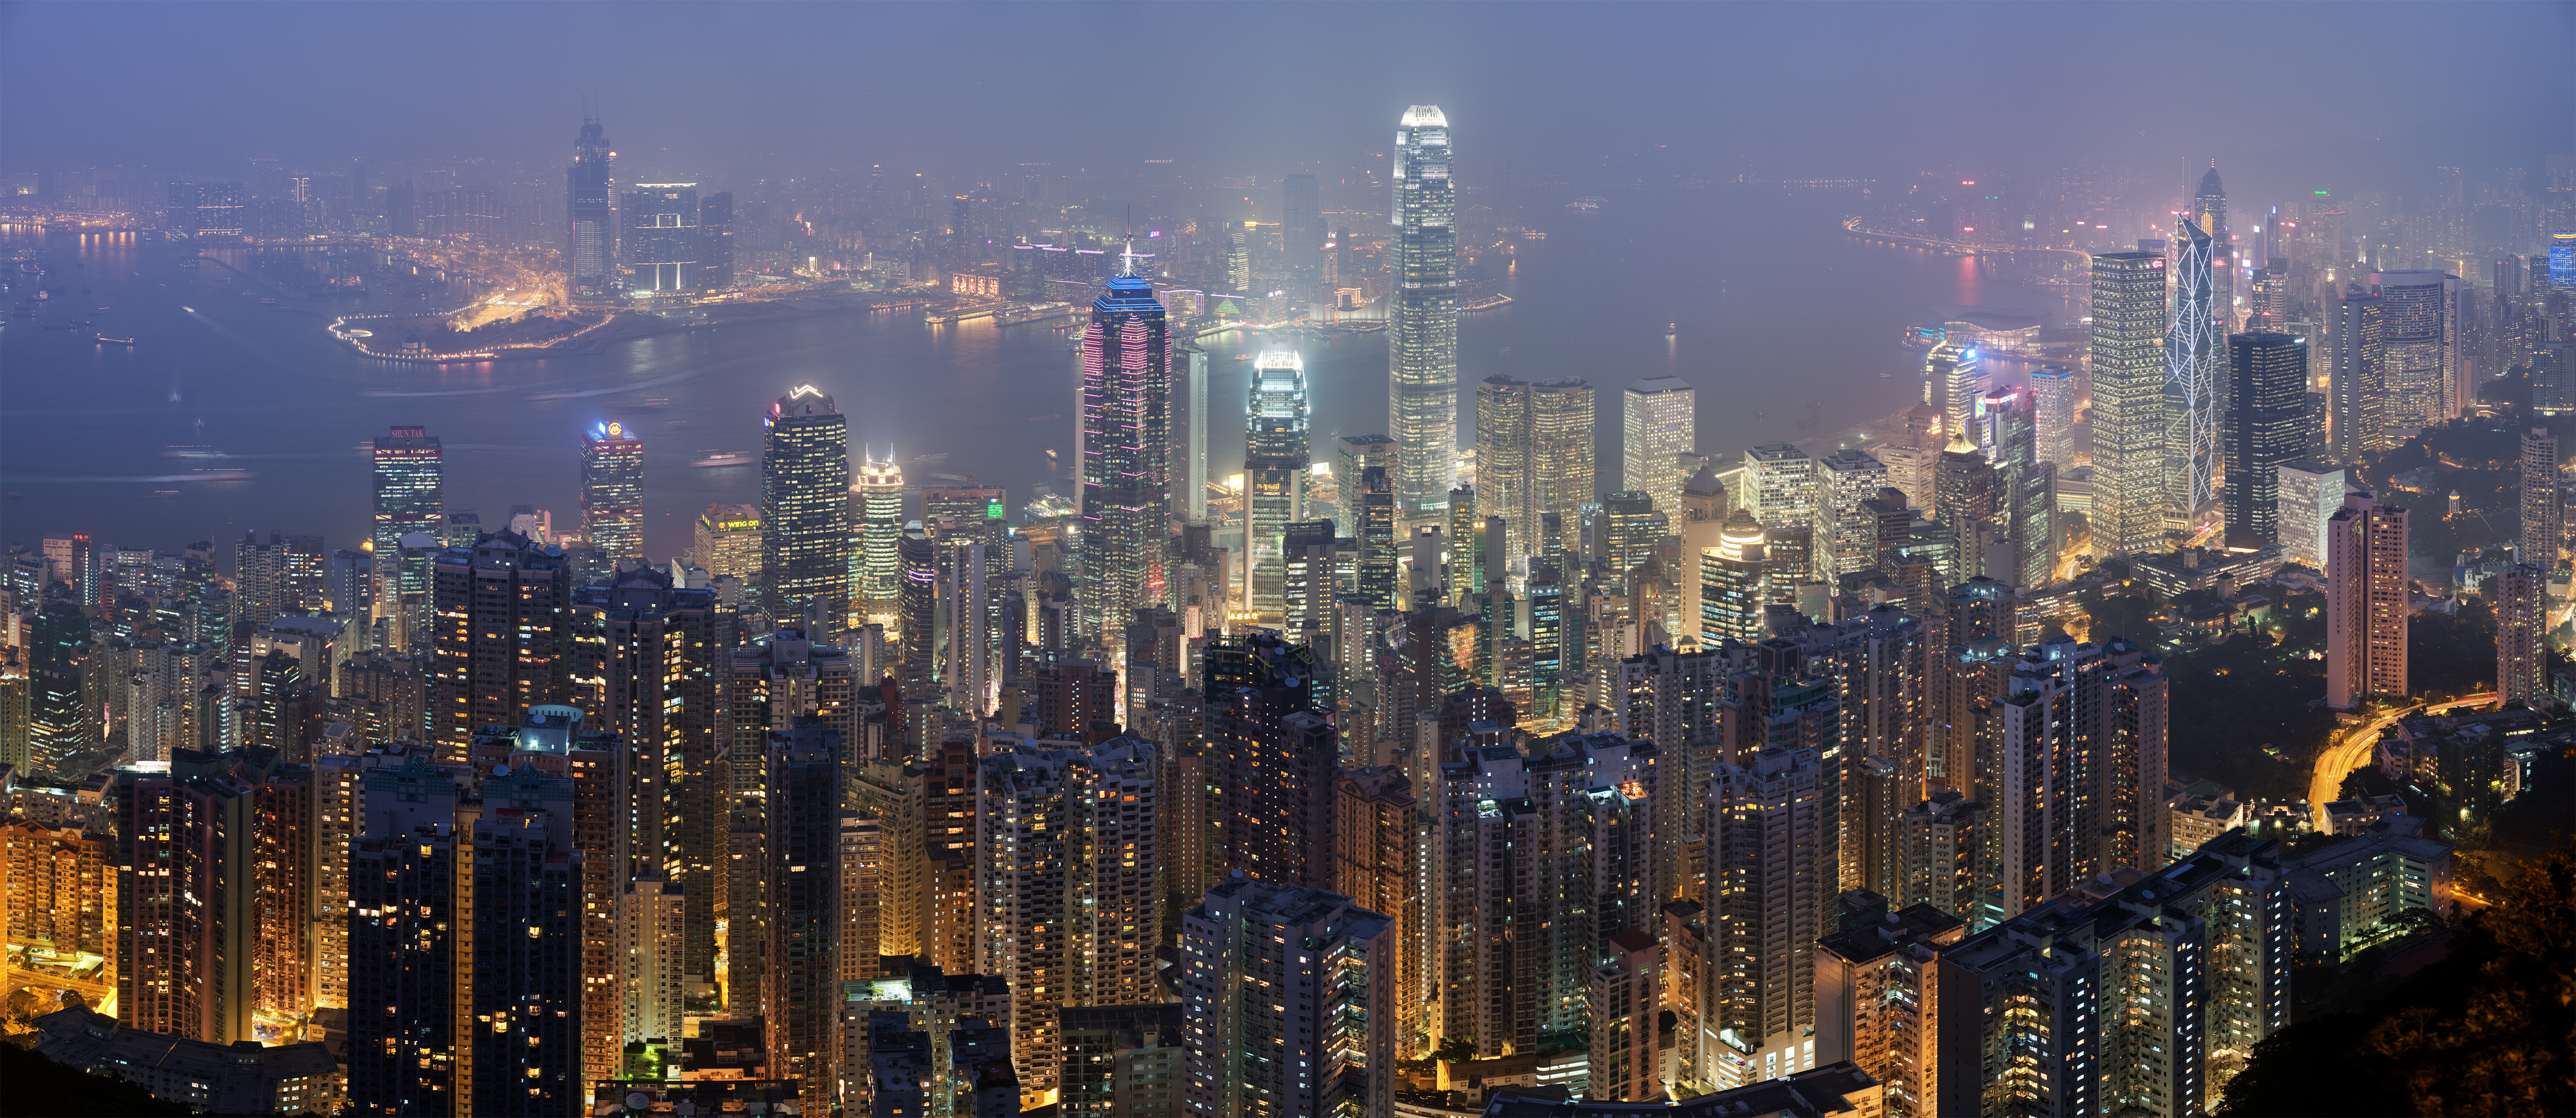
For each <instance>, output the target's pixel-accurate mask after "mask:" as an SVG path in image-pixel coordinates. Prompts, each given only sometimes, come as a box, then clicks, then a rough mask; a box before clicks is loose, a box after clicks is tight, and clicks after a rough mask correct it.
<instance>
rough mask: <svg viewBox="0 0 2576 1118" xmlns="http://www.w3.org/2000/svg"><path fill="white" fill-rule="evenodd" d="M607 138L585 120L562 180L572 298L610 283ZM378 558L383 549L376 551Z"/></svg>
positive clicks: (612, 235) (612, 249)
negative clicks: (569, 169) (564, 180)
mask: <svg viewBox="0 0 2576 1118" xmlns="http://www.w3.org/2000/svg"><path fill="white" fill-rule="evenodd" d="M612 154H614V153H613V152H611V151H609V150H608V135H607V133H606V132H605V131H603V130H602V129H601V127H600V124H599V118H598V117H593V116H585V117H583V118H582V122H581V138H580V139H579V140H576V141H574V142H573V148H572V169H571V171H570V172H569V173H568V174H567V176H566V177H567V179H568V180H569V186H568V188H567V189H566V191H565V205H566V209H567V211H568V216H567V220H566V231H567V233H568V236H569V240H567V241H566V242H565V245H564V268H565V270H566V272H568V273H569V275H568V277H567V279H568V281H569V286H570V288H571V291H572V293H573V294H575V295H603V294H606V293H607V292H608V288H609V282H610V280H611V279H613V278H614V277H613V276H611V274H610V268H611V267H613V266H614V264H615V263H616V261H615V255H616V251H617V230H616V228H615V227H614V226H612V225H611V224H610V222H611V221H613V220H614V218H613V216H612V215H611V213H610V212H609V203H610V195H609V191H610V190H611V183H612V181H613V180H612V178H611V173H610V169H609V165H608V159H609V156H610V155H612ZM377 550H378V551H379V552H382V551H384V550H386V549H384V548H378V549H377Z"/></svg>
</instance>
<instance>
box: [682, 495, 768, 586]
mask: <svg viewBox="0 0 2576 1118" xmlns="http://www.w3.org/2000/svg"><path fill="white" fill-rule="evenodd" d="M689 561H690V562H692V563H695V564H697V565H698V569H700V570H703V571H705V572H707V580H708V581H710V582H712V581H714V580H716V579H720V578H730V579H734V580H735V581H737V582H739V583H740V584H741V585H742V588H743V590H744V592H746V593H753V594H756V593H758V592H759V589H760V587H761V586H762V585H763V584H764V583H765V582H766V581H767V580H765V579H763V578H762V577H761V568H760V506H759V505H708V506H707V510H706V511H705V512H702V513H699V514H698V526H697V546H696V547H695V548H693V549H692V550H691V551H690V552H689Z"/></svg>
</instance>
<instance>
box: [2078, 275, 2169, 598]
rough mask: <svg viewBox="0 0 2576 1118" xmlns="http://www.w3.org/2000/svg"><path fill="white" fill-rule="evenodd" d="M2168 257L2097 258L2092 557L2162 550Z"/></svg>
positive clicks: (2165, 496) (2166, 496)
mask: <svg viewBox="0 0 2576 1118" xmlns="http://www.w3.org/2000/svg"><path fill="white" fill-rule="evenodd" d="M2164 334H2165V260H2164V257H2162V256H2158V255H2156V254H2154V253H2148V252H2115V253H2104V254H2100V255H2096V256H2095V257H2094V258H2093V515H2092V521H2093V553H2094V554H2095V555H2097V556H2111V555H2125V554H2128V553H2131V552H2152V551H2161V550H2163V549H2164V535H2165V508H2166V506H2167V505H2169V504H2171V503H2172V502H2171V500H2170V497H2169V490H2168V489H2167V487H2166V485H2165V440H2166V429H2167V427H2168V426H2170V415H2171V410H2170V409H2169V408H2168V407H2167V405H2166V402H2165V373H2166V370H2165V348H2164Z"/></svg>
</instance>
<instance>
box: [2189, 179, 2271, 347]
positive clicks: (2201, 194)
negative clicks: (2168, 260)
mask: <svg viewBox="0 0 2576 1118" xmlns="http://www.w3.org/2000/svg"><path fill="white" fill-rule="evenodd" d="M2256 217H2257V218H2258V219H2259V218H2260V217H2261V215H2260V214H2257V215H2256ZM2187 220H2189V221H2190V222H2191V223H2192V225H2194V226H2195V227H2197V228H2198V229H2199V230H2200V232H2201V233H2202V235H2204V236H2206V237H2208V238H2209V240H2210V244H2211V252H2210V261H2209V297H2208V299H2207V300H2206V301H2205V304H2204V305H2205V306H2207V307H2208V309H2209V312H2210V316H2211V317H2210V321H2211V322H2213V323H2215V324H2216V326H2215V329H2216V330H2217V332H2218V335H2219V336H2220V337H2225V336H2226V335H2228V334H2231V333H2234V332H2235V331H2236V324H2237V318H2236V265H2237V264H2238V263H2239V262H2238V261H2237V259H2236V247H2235V244H2234V242H2235V237H2234V236H2232V235H2231V234H2230V233H2229V231H2228V228H2227V188H2226V187H2225V186H2224V185H2222V184H2220V182H2219V181H2218V161H2217V160H2215V159H2212V160H2210V161H2209V170H2208V171H2207V172H2205V173H2203V174H2202V175H2201V176H2200V186H2199V188H2198V189H2197V190H2195V191H2193V192H2192V200H2191V215H2190V217H2189V218H2188V219H2187Z"/></svg>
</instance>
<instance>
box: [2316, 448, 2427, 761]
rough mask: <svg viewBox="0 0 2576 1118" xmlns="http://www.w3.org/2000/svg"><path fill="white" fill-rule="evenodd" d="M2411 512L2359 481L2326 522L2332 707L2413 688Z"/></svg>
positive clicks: (2329, 702) (2328, 669) (2400, 695)
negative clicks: (2409, 653)
mask: <svg viewBox="0 0 2576 1118" xmlns="http://www.w3.org/2000/svg"><path fill="white" fill-rule="evenodd" d="M2408 593H2409V591H2408V588H2407V582H2406V510H2405V509H2403V508H2399V507H2397V506H2395V505H2383V504H2380V503H2379V501H2378V499H2377V497H2376V496H2375V495H2374V494H2372V493H2371V491H2370V490H2368V489H2363V488H2360V487H2359V486H2355V487H2354V488H2353V489H2352V491H2351V492H2348V493H2346V494H2345V495H2344V499H2343V508H2342V509H2341V510H2339V511H2337V512H2336V513H2335V514H2334V516H2333V517H2332V518H2331V519H2329V520H2327V521H2326V705H2327V706H2330V707H2333V708H2335V709H2336V710H2350V709H2352V708H2354V707H2356V706H2359V705H2361V704H2362V703H2365V702H2369V701H2371V700H2373V699H2377V698H2403V697H2404V696H2405V695H2406V691H2407V679H2406V632H2407V626H2408V622H2409V620H2410V618H2411V613H2412V610H2413V606H2412V605H2411V604H2410V602H2409V601H2408V598H2407V595H2408Z"/></svg>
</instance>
